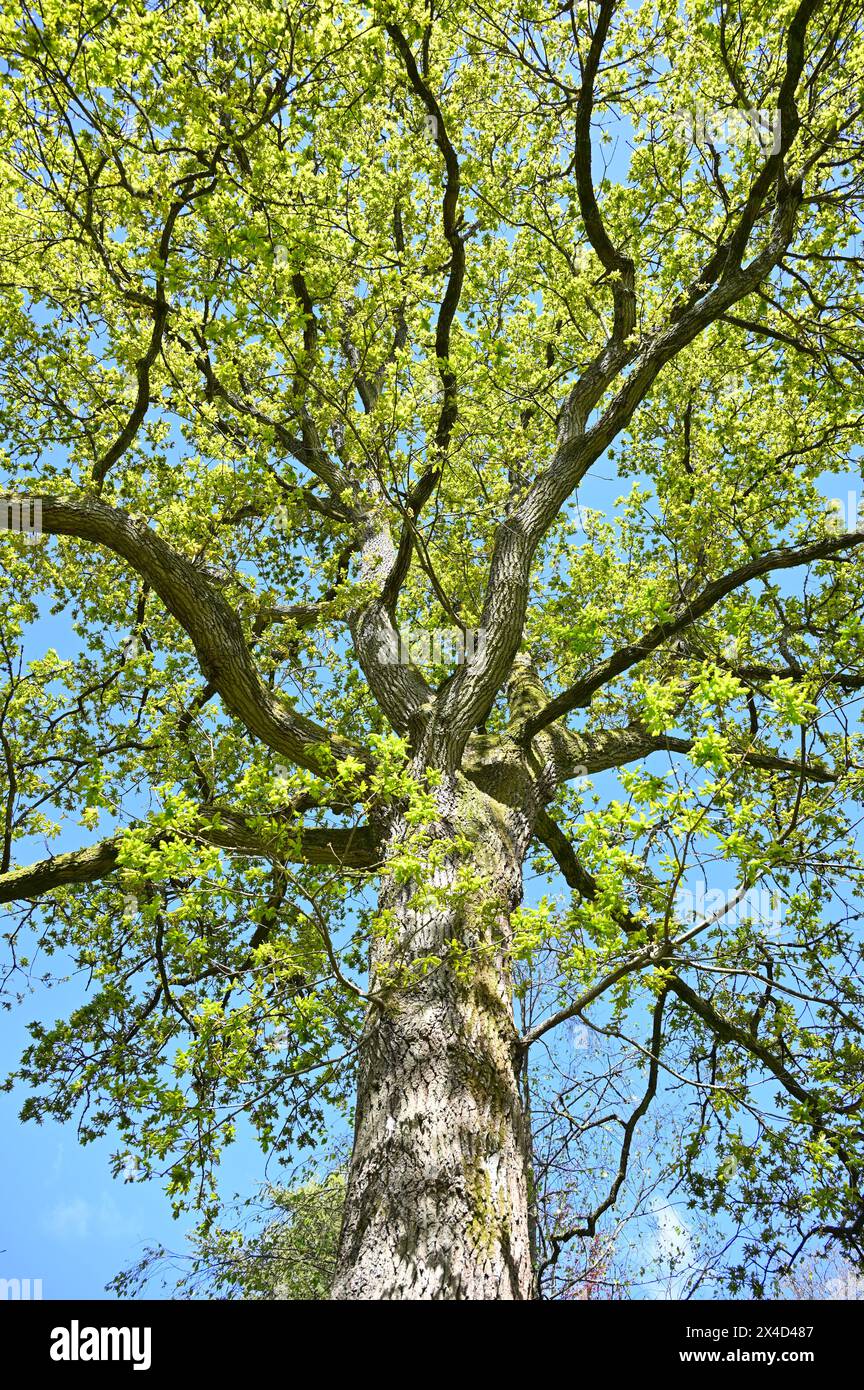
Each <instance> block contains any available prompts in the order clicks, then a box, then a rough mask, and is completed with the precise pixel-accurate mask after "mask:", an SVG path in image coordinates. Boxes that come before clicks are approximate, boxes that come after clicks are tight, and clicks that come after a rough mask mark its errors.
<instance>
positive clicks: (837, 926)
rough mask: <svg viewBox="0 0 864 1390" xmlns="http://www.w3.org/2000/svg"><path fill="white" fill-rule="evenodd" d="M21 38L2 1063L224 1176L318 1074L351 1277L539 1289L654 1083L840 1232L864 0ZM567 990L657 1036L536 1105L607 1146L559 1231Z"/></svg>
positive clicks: (38, 1111)
mask: <svg viewBox="0 0 864 1390" xmlns="http://www.w3.org/2000/svg"><path fill="white" fill-rule="evenodd" d="M0 62H2V75H3V77H2V91H0V113H2V114H0V119H2V124H3V140H2V144H0V158H2V165H3V178H2V183H0V245H2V260H0V278H2V281H3V302H2V308H0V342H2V366H0V412H2V427H3V435H4V438H5V445H4V454H3V459H2V463H3V469H4V477H5V490H6V494H7V498H18V499H21V498H25V499H27V503H26V506H25V508H24V511H23V513H22V511H21V508H20V505H19V503H16V502H8V501H7V513H6V515H7V526H8V527H10V528H12V530H14V526H15V518H16V516H17V518H18V528H19V534H17V535H16V534H13V533H12V530H10V534H9V535H7V536H5V537H0V546H2V558H3V574H2V585H3V603H4V609H3V624H2V633H0V648H2V680H3V685H2V694H0V746H2V758H0V779H2V788H0V791H2V798H0V799H2V806H3V827H2V862H0V900H2V901H3V902H4V903H6V904H7V905H8V906H9V911H10V914H11V915H10V925H9V928H8V932H7V936H8V944H9V950H10V953H11V955H10V967H9V972H8V974H7V976H6V986H5V988H6V991H7V992H11V993H14V992H15V991H16V990H17V991H19V992H20V991H21V990H22V989H23V982H24V980H25V979H26V977H27V976H28V975H29V974H30V972H32V971H34V970H36V969H37V968H38V965H39V962H41V961H44V960H45V959H46V958H48V960H49V972H50V970H51V969H52V968H54V967H53V965H52V964H50V962H53V961H56V970H57V971H58V973H60V974H63V973H64V972H68V971H69V970H72V971H74V972H76V977H77V978H79V979H80V981H81V988H82V993H81V997H80V998H79V999H78V1000H77V1002H76V1003H75V1005H74V1007H72V1008H71V1010H70V1011H68V1013H67V1016H65V1017H63V1018H61V1019H60V1020H58V1021H56V1022H54V1023H49V1022H47V1021H43V1022H39V1023H37V1024H33V1025H32V1042H31V1044H30V1046H29V1047H28V1049H27V1051H26V1053H25V1055H24V1058H23V1059H22V1063H21V1065H20V1067H19V1068H18V1071H17V1073H16V1078H17V1084H19V1085H24V1086H25V1087H26V1088H27V1090H28V1096H27V1099H26V1101H25V1105H24V1112H23V1113H24V1115H25V1116H27V1117H30V1118H35V1119H37V1120H38V1119H40V1118H42V1117H45V1116H53V1117H56V1118H60V1119H75V1120H76V1121H77V1124H78V1129H79V1134H80V1135H81V1137H82V1139H84V1140H87V1139H89V1138H92V1137H94V1136H96V1135H100V1134H106V1133H107V1134H112V1135H115V1136H119V1144H120V1148H119V1149H118V1153H117V1158H116V1163H117V1167H118V1171H121V1170H122V1169H123V1166H124V1164H127V1163H130V1162H131V1163H132V1164H133V1165H134V1173H135V1175H136V1176H140V1177H142V1178H145V1179H146V1178H149V1177H151V1176H155V1175H157V1174H161V1175H164V1177H165V1179H166V1180H167V1184H168V1187H169V1190H170V1192H171V1194H172V1197H173V1198H174V1200H175V1202H176V1203H177V1204H178V1206H182V1205H183V1204H185V1203H193V1204H197V1205H198V1206H199V1207H200V1208H201V1209H202V1210H203V1211H204V1212H205V1214H207V1213H209V1214H210V1215H211V1216H212V1214H213V1213H214V1211H215V1204H216V1201H217V1198H216V1189H215V1177H214V1174H215V1170H216V1167H217V1165H218V1159H219V1154H220V1152H221V1151H222V1149H223V1148H224V1146H225V1145H226V1144H227V1143H230V1142H231V1141H232V1140H233V1139H234V1138H235V1137H236V1136H237V1134H238V1126H240V1127H241V1132H242V1133H243V1134H244V1135H245V1134H246V1132H247V1129H248V1127H250V1126H251V1128H252V1130H254V1132H255V1133H256V1135H257V1137H258V1139H259V1140H260V1142H261V1144H262V1146H263V1147H264V1149H265V1150H268V1151H275V1152H277V1153H285V1154H287V1153H289V1152H291V1153H296V1152H300V1153H302V1152H303V1151H304V1150H306V1149H308V1148H309V1147H310V1146H312V1147H314V1146H316V1145H318V1144H319V1143H321V1142H322V1135H323V1134H324V1133H326V1131H327V1130H328V1129H330V1130H332V1129H333V1128H334V1127H338V1124H339V1123H340V1117H348V1116H353V1124H354V1141H353V1154H352V1157H351V1161H350V1165H349V1170H348V1177H347V1188H346V1198H345V1206H344V1220H343V1224H342V1232H341V1238H340V1248H339V1255H338V1260H337V1270H336V1277H335V1283H334V1296H335V1297H337V1298H343V1299H344V1298H388V1299H399V1298H420V1299H432V1298H437V1299H526V1298H529V1297H532V1296H534V1294H535V1293H536V1292H537V1290H538V1287H540V1288H541V1289H542V1280H543V1270H544V1269H546V1268H547V1267H548V1266H549V1263H550V1261H551V1262H554V1260H555V1258H556V1257H557V1255H558V1253H559V1252H560V1251H561V1249H562V1248H563V1247H564V1246H566V1244H567V1242H568V1240H577V1239H579V1238H584V1239H585V1240H586V1241H589V1242H590V1241H591V1240H593V1239H594V1238H595V1236H596V1233H597V1231H598V1230H599V1229H600V1228H601V1227H602V1222H603V1219H604V1215H605V1214H606V1213H607V1212H609V1211H612V1210H614V1206H615V1203H616V1200H617V1199H618V1197H619V1194H620V1191H621V1189H622V1185H623V1184H624V1183H625V1180H626V1177H627V1169H628V1162H629V1156H630V1154H631V1152H632V1149H633V1143H634V1135H635V1134H636V1133H637V1131H638V1129H639V1126H640V1124H642V1123H643V1120H644V1117H645V1115H646V1112H648V1111H649V1109H650V1108H651V1106H652V1105H653V1104H655V1103H656V1100H657V1097H658V1094H661V1093H663V1092H664V1090H668V1088H669V1087H673V1088H676V1091H678V1092H679V1093H680V1096H681V1098H682V1100H681V1103H682V1105H684V1107H685V1108H686V1110H687V1114H688V1116H689V1119H688V1125H689V1128H688V1131H687V1138H686V1142H684V1143H683V1146H682V1149H681V1152H680V1154H679V1155H678V1160H677V1161H678V1172H679V1176H680V1177H681V1180H682V1181H683V1182H685V1183H686V1190H687V1192H688V1193H689V1199H690V1200H692V1201H694V1202H697V1203H700V1204H701V1205H702V1206H703V1207H704V1208H706V1209H708V1210H710V1211H713V1212H719V1211H721V1209H722V1210H725V1211H727V1213H730V1214H731V1218H732V1219H735V1220H741V1219H743V1218H745V1217H747V1219H751V1236H750V1237H749V1239H750V1240H751V1246H752V1249H753V1250H756V1251H758V1250H760V1249H764V1250H766V1251H767V1250H770V1251H771V1252H772V1253H771V1260H773V1261H774V1263H775V1265H777V1267H779V1266H780V1265H782V1266H784V1267H787V1268H788V1267H791V1266H792V1265H793V1264H794V1261H795V1258H796V1255H797V1254H798V1252H799V1251H805V1252H806V1250H807V1249H809V1248H810V1245H811V1244H812V1242H814V1241H816V1242H820V1241H822V1242H824V1241H829V1242H830V1241H833V1242H835V1243H836V1245H837V1247H838V1248H841V1249H842V1250H844V1251H846V1252H847V1254H848V1255H849V1256H850V1257H851V1258H853V1259H860V1257H861V1255H862V1250H864V1193H862V1181H864V1173H862V1163H864V1133H862V1127H861V1107H862V1104H864V1073H862V1058H864V1049H862V1020H864V1013H862V1004H864V999H862V987H861V977H860V956H861V937H860V930H859V925H858V919H859V917H860V902H861V888H862V861H861V857H860V853H859V851H858V848H857V847H856V831H857V825H858V819H857V818H858V815H859V810H858V808H859V807H860V802H861V796H862V788H864V774H862V761H864V760H862V747H864V745H862V738H861V735H860V733H859V732H857V720H858V710H859V707H860V691H861V690H862V687H864V633H862V591H864V564H862V558H861V551H860V549H859V547H860V545H861V543H862V540H864V533H862V529H861V527H859V524H858V519H857V513H855V512H854V508H853V515H851V516H849V515H846V516H844V517H842V518H838V517H837V516H836V515H833V516H832V515H830V514H826V506H825V502H826V495H827V494H826V485H825V475H826V474H828V475H832V474H833V475H835V476H836V475H838V474H839V475H843V476H844V477H847V478H848V475H850V474H854V472H855V471H856V469H857V461H858V459H859V457H860V452H859V451H860V428H861V421H862V413H864V393H862V362H864V353H862V348H861V334H862V296H861V269H862V260H861V255H860V241H859V238H860V232H861V217H862V212H864V164H862V159H861V156H862V138H864V128H862V95H864V27H862V11H861V7H860V6H859V5H858V4H856V3H855V0H836V2H835V3H832V4H826V3H820V0H771V3H766V2H765V0H731V2H730V0H720V3H717V4H715V3H714V0H685V2H684V3H681V0H643V3H641V4H640V5H630V4H624V3H620V2H619V0H588V3H585V0H583V2H582V3H580V4H576V3H563V4H562V3H547V0H512V3H511V0H501V2H500V3H499V2H498V0H489V2H488V3H486V0H466V2H465V3H460V4H450V3H448V0H442V3H438V0H423V3H421V2H420V0H404V3H403V0H394V3H390V0H382V3H380V4H379V3H377V0H376V3H373V4H372V5H370V6H358V5H352V4H348V3H345V0H287V2H286V3H280V4H266V3H263V4H253V3H248V0H231V3H230V4H228V3H226V2H225V0H197V2H195V0H148V2H147V3H136V4H129V3H123V2H122V0H121V3H118V4H113V5H109V4H108V3H106V0H80V3H79V4H78V5H76V6H74V7H73V6H70V5H69V4H68V3H67V0H62V2H61V0H35V3H18V0H4V3H3V5H2V10H0ZM604 489H605V491H604ZM618 494H621V495H620V497H619V495H618ZM592 499H593V500H594V502H595V503H599V505H594V506H591V500H592ZM586 504H587V508H586ZM16 507H17V511H16ZM22 516H23V517H24V518H25V519H24V521H23V522H22V520H21V517H22ZM22 525H23V528H24V532H25V533H26V532H27V528H28V525H29V527H30V531H31V534H23V533H21V527H22ZM51 644H53V645H51ZM59 835H63V836H64V837H65V838H64V839H63V840H62V842H61V843H60V844H57V843H56V837H57V836H59ZM73 837H74V838H73ZM52 842H54V850H53V852H52V849H51V844H52ZM526 868H527V869H528V870H529V871H530V873H531V874H532V875H534V874H537V873H539V874H541V875H546V876H547V877H549V880H550V882H549V887H548V891H547V892H546V893H545V894H544V895H543V896H542V897H539V896H538V894H537V893H536V891H535V890H534V889H533V888H532V891H531V893H530V894H528V895H527V896H526V895H525V894H524V880H525V876H526ZM697 882H701V883H703V884H707V886H708V888H709V890H710V894H714V895H715V897H716V898H717V900H716V901H714V900H713V899H712V898H711V897H710V894H709V898H708V899H705V900H704V901H702V903H701V906H700V905H698V895H697V894H696V885H697ZM565 889H566V891H564V890H565ZM763 892H769V893H770V894H772V895H776V898H773V899H772V901H776V902H778V903H779V904H780V918H779V923H778V925H777V930H766V926H765V922H764V920H760V915H759V913H758V912H753V911H751V910H750V909H749V907H748V904H749V903H750V902H751V901H752V895H753V894H760V893H763ZM687 893H690V894H691V899H693V900H697V907H696V909H695V910H692V911H691V910H689V909H687V908H686V906H683V907H682V902H684V901H685V899H684V897H683V895H685V894H687ZM694 895H695V896H694ZM529 1005H530V1007H529ZM574 1023H576V1024H578V1026H580V1027H582V1026H584V1027H586V1028H590V1029H595V1030H597V1031H598V1033H605V1034H606V1036H607V1038H611V1039H614V1040H617V1041H618V1043H620V1045H621V1046H622V1047H625V1046H626V1047H629V1048H630V1049H631V1053H632V1058H633V1063H632V1074H633V1077H635V1078H636V1080H637V1081H638V1087H636V1089H635V1092H634V1094H633V1096H632V1098H631V1096H630V1094H629V1092H627V1091H625V1090H623V1089H621V1088H620V1087H612V1088H611V1089H610V1088H609V1087H604V1086H603V1085H601V1084H600V1083H599V1082H592V1081H591V1079H590V1077H589V1080H588V1081H586V1082H585V1083H584V1084H583V1085H582V1086H581V1088H580V1089H579V1091H578V1094H575V1096H574V1093H573V1089H572V1087H571V1088H570V1090H569V1091H568V1090H567V1089H566V1088H565V1089H564V1090H563V1091H560V1092H559V1093H556V1094H557V1098H556V1096H552V1097H551V1099H550V1097H549V1096H547V1097H546V1100H544V1101H543V1104H548V1106H549V1107H550V1110H549V1113H550V1114H551V1113H553V1112H554V1114H555V1116H556V1121H555V1122H556V1123H557V1124H559V1125H564V1126H565V1131H564V1132H563V1134H562V1138H561V1144H560V1145H559V1146H558V1147H557V1148H556V1150H555V1155H553V1156H552V1157H551V1158H550V1162H552V1161H553V1160H554V1162H557V1163H559V1165H560V1163H561V1162H562V1161H563V1160H562V1154H563V1155H564V1157H565V1158H566V1157H567V1156H568V1155H569V1156H570V1160H572V1163H577V1164H578V1161H579V1158H578V1155H579V1142H581V1140H580V1136H582V1137H583V1138H584V1136H585V1135H586V1134H587V1133H589V1132H592V1133H600V1132H601V1130H602V1133H603V1135H604V1136H607V1137H608V1141H609V1143H610V1144H614V1146H615V1155H614V1157H613V1160H612V1165H611V1168H608V1169H607V1171H606V1176H605V1177H601V1176H600V1175H599V1171H598V1175H597V1178H596V1182H592V1184H591V1186H593V1191H584V1192H583V1191H582V1190H581V1189H580V1191H579V1198H580V1203H581V1205H580V1204H579V1203H577V1207H578V1210H577V1209H576V1208H575V1207H574V1206H573V1203H572V1202H571V1203H570V1206H569V1208H568V1210H570V1211H572V1213H573V1216H572V1220H568V1221H565V1222H563V1223H562V1224H559V1225H558V1226H557V1227H556V1226H554V1225H553V1226H552V1228H551V1229H549V1230H547V1231H546V1232H545V1234H544V1232H543V1229H542V1224H543V1223H542V1221H541V1220H540V1210H539V1208H540V1197H539V1195H538V1194H539V1193H540V1190H541V1187H542V1183H541V1182H540V1181H539V1180H538V1165H537V1162H536V1156H537V1154H538V1153H539V1151H540V1148H541V1147H542V1142H544V1141H543V1135H546V1137H548V1133H549V1131H546V1130H544V1131H543V1134H539V1137H538V1133H539V1131H540V1130H542V1125H540V1124H539V1123H538V1105H539V1103H540V1102H539V1101H538V1102H536V1103H535V1101H534V1099H533V1098H532V1082H531V1077H532V1067H533V1068H534V1072H535V1074H536V1085H537V1086H540V1087H541V1089H542V1084H543V1078H542V1075H540V1073H542V1072H543V1066H542V1065H541V1063H542V1059H543V1058H544V1057H545V1056H547V1055H551V1054H552V1052H554V1048H555V1046H556V1043H555V1040H556V1039H557V1038H560V1036H561V1032H562V1030H564V1029H567V1028H568V1027H571V1026H572V1025H573V1024H574ZM581 1062H582V1063H584V1067H585V1069H587V1071H588V1072H590V1068H591V1064H592V1063H591V1055H589V1054H588V1052H586V1054H585V1056H584V1057H583V1058H582V1059H581ZM632 1084H633V1083H631V1087H632ZM556 1106H557V1109H556V1108H555V1107H556ZM604 1142H605V1139H604ZM793 1153H794V1155H795V1157H794V1162H793V1161H791V1160H790V1155H791V1154H793ZM706 1154H713V1155H714V1156H715V1160H717V1159H718V1158H723V1162H722V1163H720V1165H719V1167H718V1162H717V1161H715V1162H714V1164H713V1167H712V1166H711V1164H709V1165H707V1166H706V1164H705V1163H704V1161H703V1160H704V1157H705V1155H706ZM726 1159H730V1160H731V1165H728V1166H727V1165H726ZM550 1171H551V1170H550V1169H549V1167H548V1165H547V1167H546V1169H545V1170H544V1174H545V1176H544V1179H543V1181H544V1182H545V1181H546V1178H548V1175H549V1172H550ZM582 1186H583V1187H584V1186H585V1185H584V1184H583V1185H582ZM574 1200H575V1199H574ZM748 1214H749V1215H748ZM754 1232H755V1234H754ZM756 1263H757V1264H758V1261H757V1262H756ZM738 1278H739V1282H740V1281H741V1280H743V1279H744V1275H743V1273H741V1272H740V1271H739V1275H738ZM760 1278H761V1275H760ZM538 1280H539V1283H538ZM757 1291H758V1290H757Z"/></svg>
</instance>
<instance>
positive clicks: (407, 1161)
mask: <svg viewBox="0 0 864 1390" xmlns="http://www.w3.org/2000/svg"><path fill="white" fill-rule="evenodd" d="M522 791H523V795H522V797H517V798H516V799H515V803H516V804H510V805H508V804H507V803H502V802H499V801H498V800H496V799H495V797H493V796H490V795H487V794H486V793H484V792H482V791H480V790H478V789H477V788H476V787H474V786H473V785H471V784H470V783H468V782H467V781H466V779H465V778H464V777H463V776H462V775H461V774H456V775H455V776H454V777H453V778H452V779H451V780H450V781H449V784H448V785H447V786H446V787H445V788H443V789H442V790H441V792H440V794H439V797H438V801H439V806H440V810H441V820H440V823H439V824H438V825H437V826H436V828H435V835H436V838H437V839H438V840H439V841H444V844H445V854H444V860H443V863H442V865H441V866H440V868H437V869H436V870H434V872H433V876H432V882H433V885H434V887H435V888H436V889H438V890H442V891H443V894H444V896H445V898H446V900H447V901H446V905H443V906H441V905H439V906H432V907H430V908H427V909H425V910H424V909H420V910H418V909H417V908H416V907H414V906H412V902H411V900H412V897H413V895H414V892H415V890H416V889H417V886H418V885H416V884H412V883H408V884H399V885H396V884H394V883H393V882H392V881H388V880H387V879H386V877H385V880H384V883H385V887H384V889H383V892H382V900H381V906H382V907H383V908H385V909H388V910H390V911H392V913H393V928H392V935H391V936H388V937H386V938H384V937H382V938H381V939H379V940H378V941H377V942H375V943H374V944H373V948H372V987H373V989H375V988H376V987H379V988H380V987H381V986H382V985H383V988H381V994H382V996H383V997H382V998H381V1000H380V1002H376V1003H374V1004H373V1005H372V1007H371V1009H370V1011H369V1015H368V1018H367V1023H366V1028H365V1031H364V1035H363V1038H362V1042H361V1059H360V1078H359V1086H358V1096H357V1119H356V1128H355V1141H354V1151H353V1156H352V1160H351V1165H350V1172H349V1181H348V1190H347V1199H346V1206H345V1217H344V1225H343V1231H342V1238H341V1244H340V1251H339V1260H338V1274H337V1278H336V1282H335V1286H334V1295H333V1296H334V1297H335V1298H340V1299H347V1298H355V1299H424V1300H425V1299H505V1300H506V1299H526V1298H529V1297H530V1293H531V1258H530V1248H529V1223H528V1183H529V1174H528V1142H527V1134H526V1128H525V1124H524V1119H523V1112H522V1102H521V1097H520V1089H519V1084H518V1083H519V1071H520V1067H521V1064H522V1051H521V1048H520V1044H519V1037H518V1033H517V1030H516V1027H515V1024H514V1020H513V1006H512V989H511V985H512V980H511V946H512V940H511V914H512V911H513V908H514V907H516V906H517V905H518V903H519V902H520V900H521V896H522V861H523V857H524V855H525V852H526V850H527V847H528V841H529V838H530V824H531V818H530V811H529V809H528V807H527V806H526V805H525V804H524V803H525V802H526V800H527V799H528V798H527V794H526V788H525V787H524V786H523V789H522ZM520 801H522V803H523V804H521V805H520V804H519V802H520ZM404 833H405V827H404V823H401V822H399V821H397V822H396V823H395V824H393V825H392V826H391V828H390V831H389V836H388V843H389V845H390V846H391V849H392V848H393V847H396V846H398V845H399V843H400V842H401V840H402V838H403V835H404ZM460 835H461V836H465V837H466V838H467V839H468V840H470V842H471V845H472V859H473V864H472V867H473V868H474V869H475V870H476V871H477V872H478V873H479V875H480V876H481V878H482V879H483V881H484V887H483V888H482V889H480V890H479V891H477V890H475V891H473V892H470V893H469V894H467V895H464V896H463V895H462V894H461V893H460V889H459V886H458V883H457V878H458V874H459V870H460V867H463V866H464V856H462V857H460V854H459V851H458V849H457V848H456V847H455V846H454V843H453V842H454V841H455V839H456V837H457V836H460ZM448 841H449V842H450V843H449V844H447V842H448ZM427 886H428V885H427ZM460 951H465V952H466V953H467V954H466V957H465V958H466V960H468V961H470V965H471V969H470V972H465V973H464V974H460V972H459V970H458V965H457V964H455V963H454V954H456V953H458V952H460ZM430 955H434V956H437V957H440V958H441V960H442V964H441V966H439V967H436V968H432V969H431V970H427V971H426V972H425V973H422V974H420V975H419V977H418V978H416V979H414V980H413V981H412V982H410V983H409V984H408V985H407V987H401V988H398V989H392V990H391V989H389V988H387V986H386V984H385V983H384V982H385V981H386V980H388V979H392V978H393V972H394V971H395V970H398V969H399V968H401V969H403V970H404V969H409V970H410V967H411V962H412V961H415V960H418V959H422V958H424V957H428V956H430Z"/></svg>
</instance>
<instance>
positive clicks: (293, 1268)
mask: <svg viewBox="0 0 864 1390" xmlns="http://www.w3.org/2000/svg"><path fill="white" fill-rule="evenodd" d="M344 1196H345V1184H344V1181H343V1180H342V1177H341V1175H340V1174H339V1173H330V1174H328V1176H327V1177H326V1178H324V1179H323V1180H321V1179H317V1178H312V1179H308V1180H307V1181H305V1182H299V1183H296V1184H294V1185H293V1186H291V1187H268V1188H265V1189H264V1190H263V1191H262V1192H261V1193H259V1194H258V1196H257V1197H256V1198H255V1199H254V1200H247V1201H246V1202H245V1203H244V1204H243V1208H241V1211H240V1213H239V1214H238V1215H239V1220H238V1224H236V1225H235V1226H233V1227H231V1228H228V1229H225V1228H216V1229H214V1228H212V1227H211V1228H209V1229H206V1230H203V1231H200V1232H198V1233H197V1234H196V1235H195V1237H194V1239H193V1241H192V1249H191V1251H190V1252H189V1253H187V1254H183V1255H178V1254H176V1253H174V1252H172V1251H169V1250H166V1249H165V1247H164V1246H158V1247H156V1248H148V1249H147V1250H146V1251H145V1252H144V1255H143V1256H142V1258H141V1259H140V1260H139V1261H138V1263H137V1264H136V1265H134V1266H133V1268H132V1269H130V1270H124V1271H123V1273H121V1274H119V1275H117V1277H116V1278H115V1279H114V1280H112V1283H111V1287H112V1288H113V1289H114V1290H115V1291H116V1293H117V1294H118V1295H119V1296H120V1297H121V1298H122V1297H129V1296H135V1295H137V1294H139V1293H140V1292H142V1291H143V1290H144V1289H146V1287H147V1285H148V1283H149V1282H150V1281H151V1280H152V1279H154V1278H155V1277H157V1276H158V1277H160V1278H161V1281H162V1285H163V1287H166V1286H167V1285H168V1282H169V1278H168V1276H169V1275H174V1276H175V1278H174V1282H173V1287H174V1292H175V1294H176V1296H177V1297H179V1298H223V1299H228V1298H243V1299H255V1300H260V1299H297V1300H301V1301H303V1302H309V1301H310V1300H312V1299H325V1298H328V1297H329V1293H330V1287H331V1284H332V1282H333V1270H334V1265H335V1260H336V1250H337V1246H338V1243H339V1227H340V1224H341V1216H342V1202H343V1199H344Z"/></svg>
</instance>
